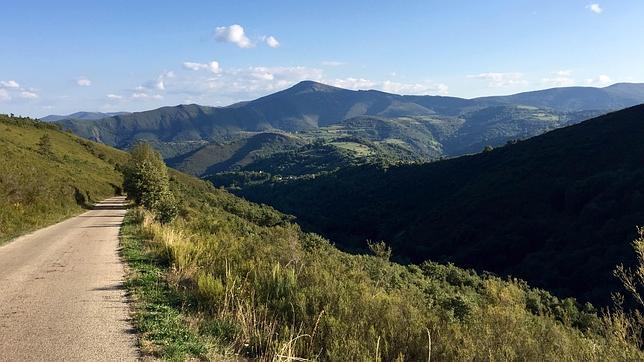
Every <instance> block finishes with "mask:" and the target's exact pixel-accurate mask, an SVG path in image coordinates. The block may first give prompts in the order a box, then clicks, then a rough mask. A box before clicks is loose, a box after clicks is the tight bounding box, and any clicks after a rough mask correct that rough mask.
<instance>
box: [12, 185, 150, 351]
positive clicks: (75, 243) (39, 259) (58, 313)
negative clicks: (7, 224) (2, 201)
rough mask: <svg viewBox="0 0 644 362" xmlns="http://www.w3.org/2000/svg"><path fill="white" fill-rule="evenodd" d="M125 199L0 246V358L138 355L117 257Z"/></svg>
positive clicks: (99, 205)
mask: <svg viewBox="0 0 644 362" xmlns="http://www.w3.org/2000/svg"><path fill="white" fill-rule="evenodd" d="M124 203H125V200H124V198H122V197H115V198H111V199H108V200H105V201H103V202H101V203H99V204H98V205H97V207H96V208H95V209H94V210H91V211H88V212H86V213H84V214H82V215H80V216H77V217H74V218H71V219H68V220H66V221H63V222H61V223H58V224H56V225H52V226H49V227H47V228H44V229H41V230H38V231H36V232H34V233H31V234H29V235H25V236H22V237H20V238H17V239H16V240H14V241H12V242H10V243H8V244H6V245H4V246H1V247H0V361H132V360H137V359H138V357H139V354H138V351H137V347H136V335H135V334H134V333H133V330H132V326H131V324H130V320H129V310H128V305H127V300H126V296H125V291H124V290H123V287H122V283H123V277H124V269H123V264H122V263H121V260H120V259H119V256H118V234H119V230H120V226H121V224H122V222H123V217H124V215H125V207H124Z"/></svg>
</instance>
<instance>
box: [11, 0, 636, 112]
mask: <svg viewBox="0 0 644 362" xmlns="http://www.w3.org/2000/svg"><path fill="white" fill-rule="evenodd" d="M598 1H600V2H598V3H595V2H589V1H577V0H565V1H562V0H541V1H527V0H496V1H471V0H468V1H464V0H450V1H447V0H444V1H433V0H419V1H414V0H405V1H381V0H364V1H363V0H354V1H348V0H324V1H316V0H288V1H268V0H263V1H242V0H237V1H230V0H229V1H216V0H207V1H206V0H204V1H194V0H182V1H161V0H156V1H149V0H136V1H133V0H127V1H124V0H110V1H98V0H89V1H88V0H83V1H66V0H57V1H44V0H42V1H31V0H20V1H17V0H16V1H10V0H6V1H2V3H0V10H1V11H0V14H2V16H1V18H2V21H0V113H15V114H20V115H27V116H32V117H41V116H44V115H47V114H69V113H72V112H76V111H99V112H114V111H141V110H148V109H154V108H158V107H161V106H168V105H177V104H186V103H198V104H202V105H210V106H223V105H228V104H231V103H234V102H238V101H242V100H250V99H254V98H257V97H260V96H263V95H266V94H270V93H273V92H276V91H279V90H282V89H285V88H288V87H289V86H291V85H293V84H295V83H297V82H299V81H301V80H315V81H319V82H323V83H327V84H331V85H335V86H339V87H344V88H350V89H379V90H383V91H387V92H392V93H399V94H428V95H449V96H457V97H465V98H472V97H477V96H486V95H501V94H511V93H517V92H521V91H528V90H535V89H543V88H551V87H559V86H574V85H578V86H596V87H601V86H606V85H609V84H613V83H617V82H644V46H642V44H644V23H643V22H642V18H643V17H644V1H641V0H598Z"/></svg>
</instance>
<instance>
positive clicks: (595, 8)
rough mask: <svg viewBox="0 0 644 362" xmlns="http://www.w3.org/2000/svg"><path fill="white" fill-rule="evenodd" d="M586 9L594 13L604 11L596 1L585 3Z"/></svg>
mask: <svg viewBox="0 0 644 362" xmlns="http://www.w3.org/2000/svg"><path fill="white" fill-rule="evenodd" d="M586 9H588V10H590V11H592V12H593V13H595V14H601V13H602V12H604V9H602V7H601V6H599V4H597V3H595V4H588V5H586Z"/></svg>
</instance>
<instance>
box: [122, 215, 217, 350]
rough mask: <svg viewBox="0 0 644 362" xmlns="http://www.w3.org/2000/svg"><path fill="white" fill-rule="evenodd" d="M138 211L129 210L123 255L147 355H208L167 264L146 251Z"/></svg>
mask: <svg viewBox="0 0 644 362" xmlns="http://www.w3.org/2000/svg"><path fill="white" fill-rule="evenodd" d="M137 215H139V214H138V213H137V211H136V210H133V211H129V212H128V214H127V215H126V217H125V221H124V224H123V227H122V228H121V235H120V240H121V256H122V257H123V259H124V260H125V261H126V262H127V264H128V266H129V270H128V275H127V278H126V283H125V287H126V288H127V290H128V293H129V295H130V298H131V299H132V303H133V309H134V325H135V327H136V329H137V332H138V333H139V346H140V348H141V351H142V353H143V354H144V355H148V356H154V357H158V358H162V359H164V360H171V361H182V360H185V359H188V358H191V357H195V358H205V356H206V353H207V350H208V348H207V342H206V341H204V340H203V339H202V338H200V336H199V334H198V333H197V331H195V330H193V329H191V328H190V327H189V325H190V323H189V317H188V316H186V315H185V313H182V312H181V304H182V300H181V295H180V294H179V293H178V292H177V291H175V290H173V289H171V288H170V287H169V285H168V283H167V281H166V280H165V276H166V274H167V273H168V265H167V264H164V263H163V262H162V261H161V260H159V259H158V258H155V257H154V256H153V254H151V253H149V252H146V248H145V244H144V238H143V231H142V229H141V225H140V220H139V221H137Z"/></svg>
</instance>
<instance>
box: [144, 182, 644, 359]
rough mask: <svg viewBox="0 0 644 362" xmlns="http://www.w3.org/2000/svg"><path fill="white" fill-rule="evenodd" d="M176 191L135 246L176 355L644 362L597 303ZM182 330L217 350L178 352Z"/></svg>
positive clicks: (215, 197)
mask: <svg viewBox="0 0 644 362" xmlns="http://www.w3.org/2000/svg"><path fill="white" fill-rule="evenodd" d="M172 184H173V190H174V192H175V193H176V194H177V195H178V198H179V199H180V200H182V205H181V212H180V217H179V218H178V219H176V220H175V221H173V223H171V224H168V225H161V224H158V223H157V222H155V221H154V217H153V216H152V215H147V216H145V215H144V216H143V217H139V218H138V219H136V220H135V219H132V222H134V223H135V224H134V225H136V223H138V224H139V225H140V226H138V227H136V228H135V229H133V230H138V231H137V233H138V235H139V237H140V238H141V239H140V241H139V242H140V244H138V245H137V246H135V249H137V250H143V252H144V253H145V254H144V255H146V257H145V258H141V260H143V261H144V263H147V265H148V267H151V266H150V265H152V266H154V267H155V268H156V269H154V270H155V272H154V273H153V274H154V278H156V279H154V280H155V282H154V283H156V285H158V283H163V285H164V288H165V287H167V288H168V289H164V290H166V292H164V293H167V295H172V296H173V297H172V298H170V299H169V300H170V301H169V302H168V301H167V299H163V298H161V299H163V304H164V305H165V306H167V307H168V308H169V310H167V309H165V307H163V308H161V309H160V310H161V311H162V313H159V314H156V315H154V314H153V315H150V316H149V317H148V318H143V320H149V319H150V318H152V319H154V318H157V319H160V320H168V319H169V320H173V321H176V322H177V323H174V322H173V323H171V325H172V327H167V326H166V325H164V324H161V323H160V322H158V321H156V322H155V321H151V322H149V323H140V324H139V325H143V326H144V327H145V328H148V329H147V332H146V331H145V330H142V332H143V335H144V336H146V335H147V336H155V335H156V331H157V330H158V329H161V330H168V329H169V330H170V331H172V330H175V331H174V332H164V333H161V337H154V338H152V337H149V338H152V340H153V341H156V342H153V343H152V345H153V346H155V347H154V348H152V350H156V351H158V350H159V349H160V350H161V352H156V355H157V356H160V357H162V358H179V359H181V358H189V356H192V357H198V358H212V359H217V358H224V357H220V356H221V355H222V354H223V355H224V356H229V357H231V358H234V357H235V356H239V357H242V358H250V359H257V360H274V359H280V358H293V357H298V358H305V359H311V360H323V361H336V360H338V361H339V360H342V361H344V360H347V361H348V360H351V361H372V360H378V359H380V360H409V361H416V360H425V359H426V358H427V354H428V352H429V351H428V334H429V335H430V336H431V339H432V347H431V353H432V358H433V359H436V360H475V359H483V360H628V359H641V358H643V357H644V356H642V354H641V352H640V351H639V350H638V349H637V347H635V346H634V345H633V344H632V341H630V340H628V339H625V338H622V336H624V335H625V334H623V333H619V332H620V330H619V328H618V327H619V326H617V325H616V323H614V322H613V321H611V320H610V319H608V318H605V317H602V316H601V315H600V314H598V312H597V311H596V310H594V308H593V307H592V306H590V305H579V304H577V303H575V301H574V300H572V299H565V300H560V299H558V298H556V297H554V296H552V295H550V294H549V293H548V292H546V291H543V290H537V289H533V288H530V287H529V286H527V285H526V284H525V283H524V282H521V281H517V280H503V279H500V278H497V277H493V276H490V275H478V274H476V273H475V272H473V271H468V270H463V269H460V268H458V267H455V266H453V265H440V264H437V263H432V262H425V263H422V264H421V265H418V266H416V265H409V266H403V265H399V264H396V263H393V262H390V261H388V260H387V259H386V256H385V257H383V256H371V255H351V254H347V253H344V252H341V251H339V250H338V249H336V248H335V247H334V246H333V245H332V244H331V243H330V242H329V241H327V240H325V239H323V238H321V237H320V236H318V235H315V234H309V233H305V232H302V230H301V229H300V228H299V227H298V226H297V225H295V224H292V223H291V222H290V221H289V218H287V217H285V216H283V215H282V214H280V213H279V212H276V211H275V210H273V209H271V208H270V207H266V206H260V205H257V204H253V203H250V202H247V201H245V200H243V199H239V198H236V197H234V196H232V195H230V194H228V193H227V192H225V191H223V190H219V189H214V188H212V187H210V186H208V185H207V184H206V183H203V182H201V181H198V180H196V179H193V178H189V177H186V176H184V175H180V174H174V175H173V182H172ZM134 227H135V226H133V228H134ZM379 254H381V255H386V253H379ZM154 283H153V284H154ZM151 294H152V295H156V294H158V293H156V292H154V293H151ZM155 308H156V307H155ZM158 310H159V309H153V311H155V312H156V311H158ZM164 316H168V317H164ZM141 318H142V317H137V320H139V319H141ZM180 323H183V324H184V326H187V327H186V328H188V329H180V326H179V324H180ZM139 328H142V327H139ZM173 333H176V334H180V335H181V334H182V333H185V334H189V335H191V336H193V337H191V338H190V339H188V341H201V342H195V343H197V344H195V345H200V346H201V347H203V348H205V349H206V352H203V350H202V349H200V348H197V349H195V350H193V351H192V352H189V351H190V349H189V348H187V347H186V345H193V344H192V342H181V343H180V344H179V345H174V344H171V342H164V339H163V338H162V337H164V336H166V335H172V334H173ZM171 339H172V338H169V339H168V340H171ZM159 346H160V347H159ZM163 348H167V349H168V350H169V351H170V352H163V351H164V349H163ZM173 351H181V353H177V354H175V352H173Z"/></svg>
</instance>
